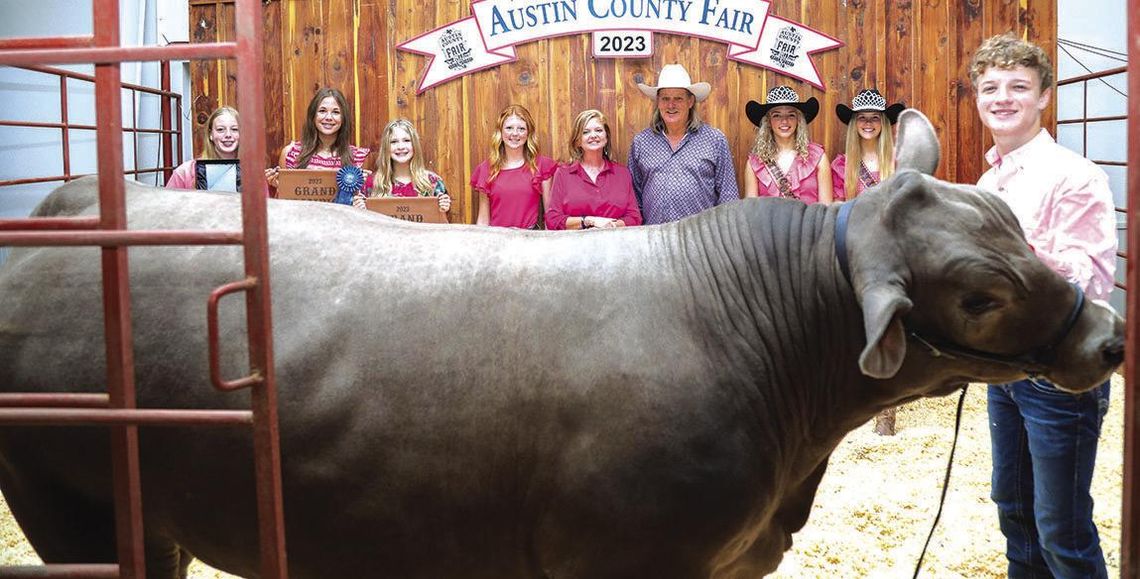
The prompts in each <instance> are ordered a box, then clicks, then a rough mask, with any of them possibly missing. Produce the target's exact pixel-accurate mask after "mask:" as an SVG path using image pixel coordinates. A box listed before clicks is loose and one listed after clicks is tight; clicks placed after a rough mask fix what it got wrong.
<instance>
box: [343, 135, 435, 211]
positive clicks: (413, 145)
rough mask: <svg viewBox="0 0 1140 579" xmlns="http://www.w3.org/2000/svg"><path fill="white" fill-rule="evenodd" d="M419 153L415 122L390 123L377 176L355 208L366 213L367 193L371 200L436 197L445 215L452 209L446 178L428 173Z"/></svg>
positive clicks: (370, 179)
mask: <svg viewBox="0 0 1140 579" xmlns="http://www.w3.org/2000/svg"><path fill="white" fill-rule="evenodd" d="M419 150H420V135H419V133H418V132H416V128H415V127H414V126H412V123H411V121H409V120H407V119H396V120H394V121H392V122H390V123H388V125H387V126H386V127H384V132H383V133H382V134H381V135H380V154H379V155H378V156H377V159H376V172H375V173H373V174H372V175H370V176H369V177H368V179H367V180H366V181H365V184H364V189H363V190H362V191H361V192H359V193H357V194H356V195H355V196H354V197H353V199H352V204H353V206H355V207H358V208H360V209H366V206H365V203H364V199H365V194H366V193H365V192H367V195H368V196H369V197H435V198H436V201H437V202H438V204H439V210H440V211H441V212H443V213H446V212H447V210H448V209H451V197H450V196H448V194H447V187H446V186H445V185H444V184H443V178H442V177H440V176H439V175H437V174H435V173H434V172H432V171H429V170H428V169H427V167H426V166H425V165H424V160H423V157H422V156H420V155H418V154H417V153H418V152H419Z"/></svg>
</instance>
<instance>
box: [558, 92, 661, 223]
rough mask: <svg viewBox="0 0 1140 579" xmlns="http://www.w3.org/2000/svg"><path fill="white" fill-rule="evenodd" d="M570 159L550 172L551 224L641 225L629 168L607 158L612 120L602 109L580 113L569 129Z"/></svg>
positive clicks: (608, 155)
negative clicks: (552, 175)
mask: <svg viewBox="0 0 1140 579" xmlns="http://www.w3.org/2000/svg"><path fill="white" fill-rule="evenodd" d="M569 144H570V162H569V163H567V164H565V165H562V166H561V167H559V168H558V170H557V171H555V173H554V179H553V181H554V183H553V184H552V185H551V187H550V205H549V206H548V207H547V208H546V226H547V228H549V229H590V228H591V227H598V228H611V227H625V226H628V225H641V210H640V209H639V208H638V206H637V196H636V195H634V193H633V179H632V177H631V176H630V174H629V169H628V168H626V166H625V165H622V164H621V163H615V162H614V161H613V160H612V159H611V158H610V124H609V122H608V121H607V120H606V116H605V115H604V114H602V111H599V110H596V109H589V110H585V111H582V112H581V113H579V114H578V118H577V119H575V121H574V128H573V130H571V132H570V143H569Z"/></svg>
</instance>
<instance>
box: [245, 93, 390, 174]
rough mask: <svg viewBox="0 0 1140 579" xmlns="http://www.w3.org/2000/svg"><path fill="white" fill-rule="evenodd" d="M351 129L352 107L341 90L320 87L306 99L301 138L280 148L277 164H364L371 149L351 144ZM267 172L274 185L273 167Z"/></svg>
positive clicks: (325, 166) (312, 166)
mask: <svg viewBox="0 0 1140 579" xmlns="http://www.w3.org/2000/svg"><path fill="white" fill-rule="evenodd" d="M352 132H353V130H352V111H351V109H349V107H348V101H347V100H346V99H345V98H344V94H343V93H341V92H340V91H339V90H337V89H335V88H329V87H325V88H322V89H320V90H318V91H317V94H315V95H313V99H312V100H311V101H309V108H308V112H307V114H306V116H305V127H304V128H303V129H302V130H301V140H300V141H293V142H291V143H289V144H288V145H286V146H285V147H284V148H283V149H281V157H280V160H279V166H281V167H284V168H286V169H339V168H341V167H346V166H348V165H355V166H357V167H364V160H365V158H366V157H368V153H370V152H371V151H370V150H369V149H366V148H364V147H357V146H356V145H353V144H350V143H349V142H348V140H349V139H350V138H352ZM267 176H268V177H269V184H270V185H272V186H273V187H277V173H276V171H273V172H272V173H271V174H267Z"/></svg>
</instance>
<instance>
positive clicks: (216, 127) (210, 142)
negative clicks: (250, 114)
mask: <svg viewBox="0 0 1140 579" xmlns="http://www.w3.org/2000/svg"><path fill="white" fill-rule="evenodd" d="M240 143H241V133H240V131H239V130H238V112H237V110H235V109H233V108H231V107H218V108H217V109H216V110H214V112H212V113H210V117H209V118H208V119H206V136H205V139H203V143H202V156H201V157H200V158H197V159H190V160H189V161H186V162H185V163H182V164H181V165H179V166H178V167H177V168H175V169H174V172H173V173H171V174H170V179H168V180H167V181H166V187H167V188H169V189H202V190H206V189H208V190H212V191H239V190H240V186H241V167H240V166H239V165H238V162H237V158H238V146H239V145H240ZM270 172H276V170H275V169H267V170H266V171H265V178H266V179H268V178H269V175H270ZM266 193H267V194H268V191H266Z"/></svg>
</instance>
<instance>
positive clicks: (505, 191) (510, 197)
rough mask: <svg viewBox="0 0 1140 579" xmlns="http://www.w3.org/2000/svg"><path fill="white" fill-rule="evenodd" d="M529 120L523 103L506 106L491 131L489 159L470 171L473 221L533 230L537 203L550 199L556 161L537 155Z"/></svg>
mask: <svg viewBox="0 0 1140 579" xmlns="http://www.w3.org/2000/svg"><path fill="white" fill-rule="evenodd" d="M534 130H535V125H534V118H533V117H531V115H530V111H528V110H527V109H526V107H524V106H522V105H507V107H506V108H504V109H503V110H502V112H500V113H499V120H498V123H497V124H496V125H495V132H494V134H492V135H491V157H490V158H489V159H487V160H486V161H483V162H482V163H480V164H479V166H478V167H476V168H475V172H474V173H472V174H471V187H472V188H473V189H475V190H476V191H478V192H479V216H478V217H477V218H476V219H475V223H476V224H478V225H494V226H498V227H517V228H519V229H538V218H539V201H540V200H541V201H542V204H543V205H544V206H549V203H550V184H551V179H552V177H553V176H554V170H555V169H557V168H558V164H557V163H555V162H554V160H553V159H551V158H550V157H547V156H544V155H539V154H538V137H537V135H535V132H534Z"/></svg>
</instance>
